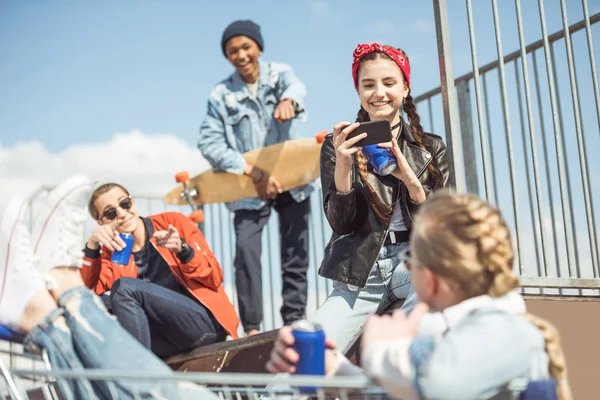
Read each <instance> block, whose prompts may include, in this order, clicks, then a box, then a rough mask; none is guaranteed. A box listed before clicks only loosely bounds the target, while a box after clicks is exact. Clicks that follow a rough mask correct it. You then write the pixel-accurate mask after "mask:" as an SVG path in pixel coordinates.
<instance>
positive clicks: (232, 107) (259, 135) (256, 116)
mask: <svg viewBox="0 0 600 400" xmlns="http://www.w3.org/2000/svg"><path fill="white" fill-rule="evenodd" d="M259 68H260V75H259V78H258V91H257V95H256V97H254V96H252V94H251V93H250V91H249V90H248V88H247V86H246V83H245V82H244V80H243V78H242V77H241V76H240V74H239V73H238V72H237V71H235V72H234V73H233V74H232V75H231V76H229V77H228V78H227V79H225V80H223V81H221V82H219V83H218V84H217V85H215V86H214V87H213V89H212V90H211V92H210V95H209V98H208V106H207V113H206V116H205V118H204V121H203V122H202V125H201V126H200V138H199V139H198V148H199V149H200V151H201V152H202V155H203V156H204V157H205V158H206V159H207V160H208V162H209V163H210V164H211V165H212V167H213V168H215V170H220V171H225V172H230V173H234V174H238V175H242V174H243V173H244V168H245V166H246V161H245V160H244V157H243V156H242V153H245V152H248V151H251V150H255V149H260V148H263V147H265V146H269V145H272V144H276V143H281V142H284V141H286V140H289V139H297V138H298V136H297V134H296V132H295V128H296V126H295V125H296V123H297V122H298V121H303V120H306V111H305V110H304V97H305V96H306V88H305V86H304V84H303V83H302V82H301V81H300V80H299V79H298V78H297V77H296V75H295V74H294V71H293V70H292V68H291V67H290V66H288V65H286V64H279V63H267V62H263V61H261V60H259ZM287 98H291V99H293V100H294V102H295V103H296V117H295V118H294V119H292V120H290V121H286V122H284V123H281V124H280V123H278V122H277V121H276V120H275V119H274V118H273V113H274V112H275V108H276V107H277V105H278V104H279V102H280V101H281V100H283V99H287ZM313 190H314V188H313V185H312V184H309V185H304V186H301V187H298V188H296V189H293V190H291V191H290V194H291V195H292V198H293V199H294V200H295V201H297V202H300V201H303V200H305V199H306V198H307V197H308V196H309V195H310V193H311V192H312V191H313ZM267 204H268V203H267V202H266V201H264V200H262V199H260V198H258V197H248V198H245V199H242V200H238V201H235V202H232V203H228V204H227V208H229V210H231V211H236V210H242V209H246V210H258V209H260V208H262V207H264V206H265V205H267Z"/></svg>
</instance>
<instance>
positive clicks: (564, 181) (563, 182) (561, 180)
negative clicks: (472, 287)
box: [538, 0, 575, 276]
mask: <svg viewBox="0 0 600 400" xmlns="http://www.w3.org/2000/svg"><path fill="white" fill-rule="evenodd" d="M538 7H539V10H540V25H541V27H542V38H543V39H542V40H543V41H544V54H545V56H546V72H547V75H548V88H549V90H550V105H551V108H552V122H553V125H554V142H555V147H556V162H557V164H558V184H559V188H560V201H561V205H562V210H563V212H562V215H563V223H564V229H565V240H566V247H567V266H568V269H569V275H570V276H572V274H571V268H572V266H573V265H574V264H575V258H574V251H575V250H574V246H573V232H571V218H570V210H569V208H570V207H569V206H568V202H569V199H568V198H569V196H568V192H567V191H566V189H567V188H566V186H567V185H568V178H567V177H568V175H566V174H565V162H564V155H563V152H562V142H563V137H562V131H561V128H560V123H559V120H558V114H559V109H558V107H557V103H556V101H557V96H556V88H555V86H554V77H553V73H552V67H553V64H551V63H552V60H551V59H550V52H551V47H550V44H549V40H548V34H547V30H546V16H545V13H544V2H543V0H538Z"/></svg>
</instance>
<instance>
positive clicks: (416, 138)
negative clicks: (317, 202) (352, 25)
mask: <svg viewBox="0 0 600 400" xmlns="http://www.w3.org/2000/svg"><path fill="white" fill-rule="evenodd" d="M410 71H411V69H410V62H409V59H408V57H407V55H406V54H405V53H404V51H402V50H400V49H396V48H394V47H390V46H384V45H380V44H377V43H373V44H360V45H358V46H357V47H356V49H355V50H354V54H353V63H352V78H353V83H354V87H355V89H356V92H357V94H358V98H359V100H360V110H359V112H358V117H357V119H356V123H354V124H350V123H349V122H346V121H343V122H340V123H338V124H337V125H335V127H334V131H333V134H332V135H329V136H328V137H327V138H326V140H325V143H324V144H323V148H322V150H321V184H322V188H323V206H324V211H325V215H326V217H327V221H328V222H329V225H330V226H331V228H332V231H333V234H332V236H331V239H330V241H329V244H328V245H327V247H326V249H325V252H324V258H323V262H322V264H321V267H320V269H319V274H320V275H321V276H323V277H325V278H328V279H332V280H333V281H334V284H333V286H334V290H333V292H332V293H331V295H330V296H329V297H328V298H327V300H326V301H325V303H324V304H323V305H322V306H321V307H320V308H319V309H318V310H317V312H316V315H315V316H314V318H313V319H314V320H315V321H316V322H319V323H320V324H321V325H323V327H324V328H325V331H326V332H327V334H328V335H329V336H330V337H331V338H332V339H334V340H335V341H336V342H337V344H338V346H339V348H340V350H341V351H343V352H345V351H346V350H348V349H349V348H350V346H351V345H352V344H353V343H354V342H355V341H356V338H357V337H358V336H359V335H360V333H361V331H362V328H363V326H364V324H365V322H366V320H367V318H368V317H369V315H371V314H374V313H376V312H378V311H381V310H384V309H386V308H388V307H389V306H390V304H392V303H395V302H397V301H403V302H404V303H403V305H402V307H403V308H404V309H405V310H410V309H411V308H412V307H413V306H414V305H415V303H416V296H415V294H414V291H413V290H412V288H411V284H410V274H409V273H408V271H407V270H406V268H404V266H403V264H402V262H401V261H402V260H401V259H400V258H399V256H398V255H399V253H400V252H401V250H403V249H405V248H406V247H407V246H408V239H409V234H410V231H411V229H412V225H413V215H414V213H415V212H416V211H417V210H418V208H419V206H420V204H421V203H423V202H424V201H425V199H426V198H427V196H428V195H429V194H430V193H431V192H432V191H433V190H434V189H436V188H442V187H445V186H446V184H447V181H448V163H447V159H446V146H445V145H444V143H443V142H442V139H441V138H440V137H439V136H435V135H432V134H429V133H425V132H423V128H422V126H421V123H420V118H419V115H418V114H417V112H416V108H415V105H414V102H413V99H412V97H411V95H410V84H411V79H410V77H411V76H410ZM402 111H404V112H405V113H406V115H407V117H408V122H407V121H405V120H404V119H403V118H402V116H401V112H402ZM376 120H388V121H389V122H390V126H391V130H390V141H389V142H387V143H383V144H380V145H379V146H380V147H383V148H387V149H388V150H389V151H390V152H391V153H392V154H393V156H395V158H396V161H397V167H396V169H395V170H394V171H393V172H392V173H391V174H390V175H387V176H380V175H378V174H377V173H376V172H375V170H374V168H373V166H372V165H370V164H369V163H368V162H367V159H366V157H365V155H364V154H363V153H362V151H361V148H359V147H357V146H356V143H357V141H358V140H360V139H362V138H364V137H365V135H366V134H362V135H359V136H357V137H356V138H354V139H350V140H346V139H347V138H348V135H349V134H350V133H351V132H352V131H353V130H355V129H356V128H357V126H358V125H359V123H360V122H366V121H376ZM348 125H349V126H348Z"/></svg>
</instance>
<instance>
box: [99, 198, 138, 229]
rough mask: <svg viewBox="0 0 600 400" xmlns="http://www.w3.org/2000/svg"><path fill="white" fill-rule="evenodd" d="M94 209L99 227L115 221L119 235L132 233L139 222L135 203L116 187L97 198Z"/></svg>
mask: <svg viewBox="0 0 600 400" xmlns="http://www.w3.org/2000/svg"><path fill="white" fill-rule="evenodd" d="M128 207H129V209H127V208H128ZM94 208H95V210H96V213H97V215H98V216H99V219H98V224H99V225H104V224H110V223H111V222H113V221H114V220H115V219H116V220H117V221H118V225H117V227H116V230H117V231H119V232H121V233H132V232H133V231H134V230H135V228H136V227H137V225H138V223H139V221H140V219H139V217H138V213H137V207H136V205H135V202H134V201H133V199H131V198H130V196H129V194H128V193H126V192H125V191H124V190H123V189H122V188H120V187H118V186H115V187H113V188H111V189H110V190H108V191H107V192H106V193H103V194H101V195H100V196H98V198H97V199H96V201H94ZM113 216H115V218H112V217H113Z"/></svg>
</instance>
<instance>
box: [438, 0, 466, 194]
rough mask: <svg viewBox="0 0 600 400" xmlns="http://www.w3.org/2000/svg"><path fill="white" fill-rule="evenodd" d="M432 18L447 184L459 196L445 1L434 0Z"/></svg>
mask: <svg viewBox="0 0 600 400" xmlns="http://www.w3.org/2000/svg"><path fill="white" fill-rule="evenodd" d="M433 12H434V15H435V32H436V36H437V45H438V58H439V65H440V81H441V90H442V105H443V107H444V125H445V130H446V142H447V145H448V155H449V159H448V164H449V167H450V178H449V184H450V186H452V187H454V188H455V190H456V191H457V192H459V193H463V192H465V180H464V171H463V164H462V159H463V157H462V150H461V148H460V142H459V137H458V112H457V109H456V93H455V89H454V75H453V73H452V55H451V52H450V27H449V25H448V13H447V7H446V0H433Z"/></svg>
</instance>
